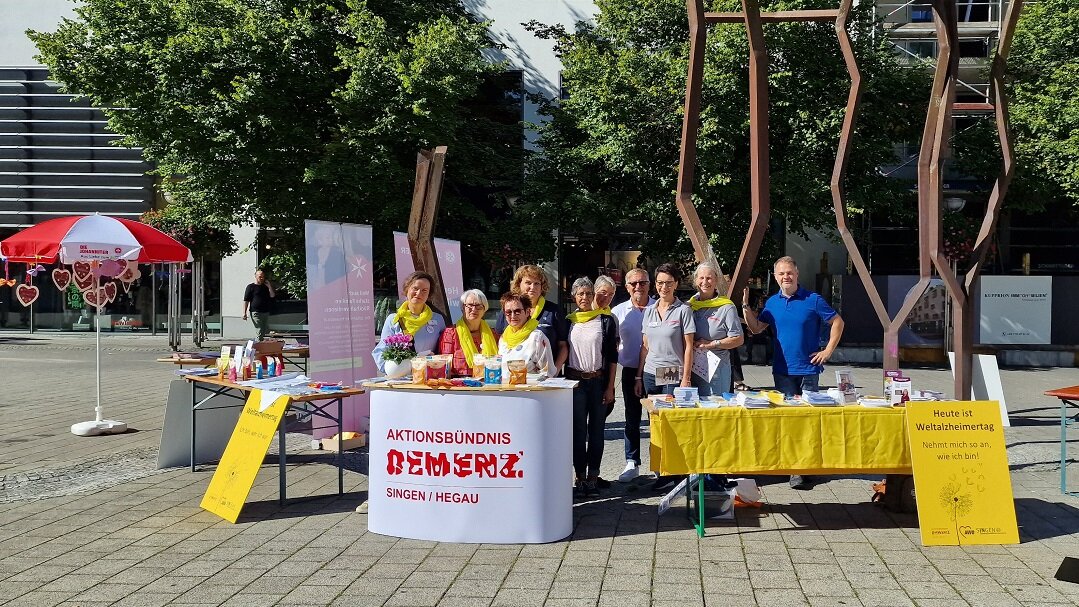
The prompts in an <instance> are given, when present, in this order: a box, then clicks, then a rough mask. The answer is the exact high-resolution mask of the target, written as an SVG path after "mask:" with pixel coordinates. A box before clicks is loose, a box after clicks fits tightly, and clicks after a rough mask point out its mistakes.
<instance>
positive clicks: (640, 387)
mask: <svg viewBox="0 0 1079 607" xmlns="http://www.w3.org/2000/svg"><path fill="white" fill-rule="evenodd" d="M680 280H682V272H681V271H679V269H678V267H677V266H675V265H674V264H671V263H665V264H663V265H661V266H659V267H658V268H656V293H657V294H658V296H659V298H658V300H657V301H656V303H654V304H652V305H650V306H648V307H647V308H645V310H644V318H643V320H642V323H641V333H642V334H643V341H644V343H643V344H642V345H641V358H640V364H639V365H638V366H637V369H638V371H637V373H638V375H637V385H636V388H635V391H636V393H637V395H638V396H645V395H646V394H659V393H661V392H665V393H667V394H674V389H675V388H676V387H678V386H682V387H689V385H690V374H691V373H692V368H693V334H694V332H695V331H696V325H695V324H694V322H693V310H692V309H690V307H689V306H688V305H686V304H684V303H682V302H681V301H679V300H678V298H677V297H675V296H674V290H675V288H676V287H677V286H678V281H680Z"/></svg>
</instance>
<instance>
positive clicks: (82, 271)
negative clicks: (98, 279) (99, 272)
mask: <svg viewBox="0 0 1079 607" xmlns="http://www.w3.org/2000/svg"><path fill="white" fill-rule="evenodd" d="M71 270H72V271H73V272H75V284H80V283H79V279H80V278H81V279H83V281H84V282H85V280H86V279H87V278H89V277H92V276H93V275H94V268H93V266H91V265H90V262H88V261H76V262H75V263H73V264H71ZM80 288H82V287H80Z"/></svg>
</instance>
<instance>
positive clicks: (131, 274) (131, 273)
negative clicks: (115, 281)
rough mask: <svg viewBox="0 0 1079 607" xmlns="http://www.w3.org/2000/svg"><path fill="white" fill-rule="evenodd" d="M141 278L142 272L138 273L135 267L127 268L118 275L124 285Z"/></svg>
mask: <svg viewBox="0 0 1079 607" xmlns="http://www.w3.org/2000/svg"><path fill="white" fill-rule="evenodd" d="M141 277H142V272H140V271H139V269H138V268H136V267H135V266H128V268H127V269H126V270H124V273H123V274H120V280H121V281H123V282H125V283H132V282H134V281H136V280H138V279H139V278H141Z"/></svg>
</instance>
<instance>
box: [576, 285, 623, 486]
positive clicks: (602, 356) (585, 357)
mask: <svg viewBox="0 0 1079 607" xmlns="http://www.w3.org/2000/svg"><path fill="white" fill-rule="evenodd" d="M570 293H571V294H572V295H573V300H574V301H575V302H577V311H576V312H573V313H572V314H569V315H568V316H567V317H566V318H568V319H569V321H570V328H569V360H568V361H567V362H566V372H565V376H566V379H572V380H576V381H577V387H576V388H574V389H573V471H574V472H575V473H576V475H577V482H576V484H575V486H574V488H575V491H576V493H577V495H579V496H581V497H597V496H599V467H600V463H601V462H602V460H603V426H604V422H605V420H606V419H607V412H608V405H612V406H613V405H614V391H613V386H614V377H615V372H616V366H617V363H618V321H617V320H615V318H614V316H612V315H611V309H610V308H609V307H607V306H606V305H605V306H604V307H602V308H596V307H595V306H594V300H595V296H596V294H595V289H594V288H593V285H592V281H591V280H588V279H587V278H578V279H577V280H576V281H574V282H573V287H572V288H571V289H570ZM606 303H607V304H610V301H609V300H608V301H607V302H606ZM608 387H612V389H611V390H608ZM608 396H609V397H610V402H609V403H608V401H607V398H608Z"/></svg>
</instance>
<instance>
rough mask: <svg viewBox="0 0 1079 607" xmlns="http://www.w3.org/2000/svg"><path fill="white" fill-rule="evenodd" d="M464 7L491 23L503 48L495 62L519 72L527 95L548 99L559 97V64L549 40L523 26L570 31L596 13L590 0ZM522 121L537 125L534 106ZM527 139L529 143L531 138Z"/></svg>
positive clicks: (504, 0) (471, 1) (500, 1)
mask: <svg viewBox="0 0 1079 607" xmlns="http://www.w3.org/2000/svg"><path fill="white" fill-rule="evenodd" d="M464 4H465V6H466V7H467V8H468V10H469V11H471V12H472V13H473V14H474V15H476V16H477V17H480V18H481V19H485V20H489V21H491V22H492V23H491V25H490V30H491V35H492V36H493V37H494V38H495V39H496V40H498V41H499V42H501V43H502V44H504V45H505V46H506V49H505V50H500V51H492V52H491V53H489V54H488V57H489V58H490V59H492V60H494V61H503V60H505V61H508V62H509V66H508V69H509V70H521V72H523V78H522V80H523V83H524V88H525V91H526V92H529V93H540V94H542V95H544V96H546V97H548V98H554V97H557V96H558V95H559V91H560V90H561V79H560V74H561V71H562V62H561V61H559V60H558V57H556V56H555V54H554V42H553V41H552V40H540V39H539V38H537V37H535V36H534V35H533V34H532V33H531V32H528V31H526V30H525V28H524V26H523V25H522V24H523V23H527V22H528V21H531V20H533V19H535V20H537V21H539V22H540V23H544V24H547V25H554V24H562V25H564V26H566V29H568V30H569V31H573V30H574V26H575V24H576V23H577V22H578V21H591V20H592V19H593V17H594V15H595V14H596V13H597V9H596V5H595V4H594V3H593V2H591V1H590V0H532V1H531V2H524V1H523V0H464ZM524 120H525V121H526V122H539V121H540V116H539V115H538V114H537V113H536V106H535V104H532V103H529V102H528V101H527V100H526V101H525V108H524ZM526 136H527V137H528V138H529V140H530V141H531V140H532V139H533V136H534V134H533V133H532V132H529V133H527V134H526Z"/></svg>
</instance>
